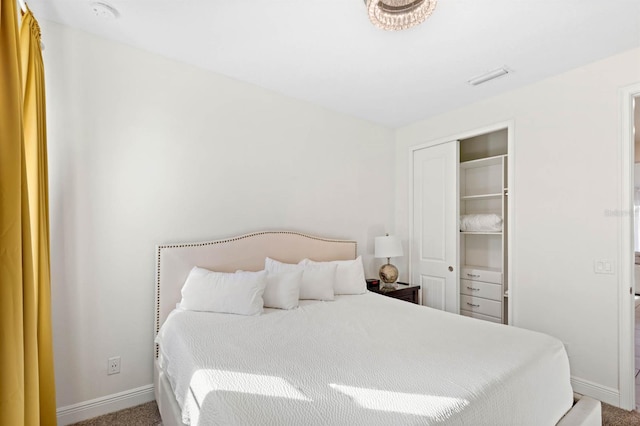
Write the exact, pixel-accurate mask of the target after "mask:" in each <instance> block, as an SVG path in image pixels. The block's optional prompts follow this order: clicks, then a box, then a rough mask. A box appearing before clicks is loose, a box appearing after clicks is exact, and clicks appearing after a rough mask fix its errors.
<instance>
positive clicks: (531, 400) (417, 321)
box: [156, 293, 572, 426]
mask: <svg viewBox="0 0 640 426" xmlns="http://www.w3.org/2000/svg"><path fill="white" fill-rule="evenodd" d="M156 341H157V343H159V345H160V364H161V367H162V368H163V369H164V371H165V373H166V374H167V375H168V377H169V381H170V383H171V385H172V387H173V389H174V391H175V395H176V399H177V401H178V403H179V405H180V407H181V408H182V417H183V422H184V423H186V424H191V425H194V426H195V425H216V424H224V425H232V424H234V425H257V424H273V425H285V424H287V425H312V424H323V425H327V424H336V425H355V424H362V425H373V424H381V425H401V424H426V425H432V424H452V425H453V424H455V425H472V426H478V425H492V426H493V425H510V426H511V425H535V426H543V425H553V424H555V423H556V422H557V421H558V420H559V419H560V417H562V415H563V414H564V413H565V412H566V411H567V410H568V409H569V408H571V404H572V390H571V386H570V384H569V363H568V359H567V355H566V353H565V350H564V348H563V346H562V344H561V343H560V341H558V340H557V339H554V338H552V337H549V336H547V335H543V334H540V333H535V332H531V331H526V330H522V329H517V328H514V327H508V326H503V325H499V324H492V323H488V322H484V321H479V320H474V319H470V318H466V317H463V316H458V315H453V314H449V313H446V312H442V311H438V310H434V309H430V308H426V307H422V306H418V305H413V304H410V303H407V302H403V301H399V300H395V299H391V298H387V297H384V296H381V295H378V294H373V293H368V294H364V295H359V296H338V297H337V300H335V301H333V302H316V301H309V302H305V303H304V304H303V305H302V306H301V307H300V308H298V309H295V310H291V311H280V310H266V311H265V313H264V314H263V315H261V316H255V317H247V316H239V315H230V314H214V313H203V312H188V311H181V310H176V311H174V312H173V313H172V314H171V315H170V317H169V318H168V319H167V321H166V322H165V324H164V325H163V327H162V329H161V330H160V333H159V334H158V337H157V339H156Z"/></svg>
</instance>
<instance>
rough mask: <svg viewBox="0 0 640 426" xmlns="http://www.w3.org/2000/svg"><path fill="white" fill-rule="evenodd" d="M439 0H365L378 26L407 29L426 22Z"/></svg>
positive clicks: (391, 29) (394, 29)
mask: <svg viewBox="0 0 640 426" xmlns="http://www.w3.org/2000/svg"><path fill="white" fill-rule="evenodd" d="M437 2H438V1H437V0H364V3H365V4H366V5H367V11H368V12H369V19H370V20H371V22H372V23H373V25H375V26H376V27H378V28H382V29H383V30H389V31H397V30H406V29H407V28H411V27H413V26H415V25H418V24H420V23H422V22H424V20H425V19H427V18H428V17H429V15H431V12H433V9H435V7H436V3H437Z"/></svg>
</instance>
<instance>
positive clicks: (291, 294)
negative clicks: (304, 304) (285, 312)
mask: <svg viewBox="0 0 640 426" xmlns="http://www.w3.org/2000/svg"><path fill="white" fill-rule="evenodd" d="M301 284H302V270H298V271H289V272H268V273H267V287H266V288H265V290H264V294H263V295H262V298H263V299H264V306H265V308H276V309H293V308H297V307H298V299H299V298H300V286H301Z"/></svg>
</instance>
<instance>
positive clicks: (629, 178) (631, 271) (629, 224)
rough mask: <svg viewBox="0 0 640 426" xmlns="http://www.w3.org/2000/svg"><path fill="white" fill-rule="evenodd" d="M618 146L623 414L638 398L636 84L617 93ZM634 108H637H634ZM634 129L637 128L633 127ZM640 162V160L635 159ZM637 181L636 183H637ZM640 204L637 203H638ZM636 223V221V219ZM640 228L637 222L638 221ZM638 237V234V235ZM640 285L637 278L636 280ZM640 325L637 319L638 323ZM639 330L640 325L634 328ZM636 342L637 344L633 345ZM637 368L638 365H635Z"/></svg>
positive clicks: (638, 90) (639, 90)
mask: <svg viewBox="0 0 640 426" xmlns="http://www.w3.org/2000/svg"><path fill="white" fill-rule="evenodd" d="M619 93H620V98H619V99H620V110H619V111H620V114H621V115H620V117H621V125H622V128H621V129H620V134H621V145H620V157H619V158H620V161H621V164H620V172H621V173H620V175H619V176H620V188H621V192H620V198H619V199H620V204H619V209H620V210H619V211H620V212H621V213H625V214H621V215H620V218H621V220H620V222H619V225H620V226H619V230H620V231H619V234H618V237H619V238H618V240H619V242H620V246H619V253H620V258H619V261H620V268H619V269H618V270H619V273H620V276H619V282H618V286H619V291H618V330H619V334H618V336H619V339H618V342H619V351H618V354H619V358H618V365H619V370H618V382H619V392H620V394H619V395H620V399H619V406H620V408H623V409H626V410H633V409H637V404H638V402H640V398H637V395H638V394H640V386H638V385H637V383H639V384H640V379H639V378H638V377H636V372H637V370H636V352H638V354H640V345H639V346H638V350H637V351H636V344H637V343H640V336H638V337H636V335H637V334H640V329H639V332H636V316H637V315H636V314H637V311H636V305H635V298H634V297H629V295H633V294H634V293H635V290H636V287H638V286H636V285H635V276H636V274H635V267H636V265H635V259H636V256H635V251H636V250H635V234H636V232H635V222H636V220H635V213H634V212H635V204H636V202H635V187H636V184H635V178H636V176H635V173H634V169H635V164H636V160H635V156H636V152H637V151H640V145H639V149H638V150H636V149H635V133H636V132H634V124H635V121H636V120H635V116H636V110H637V109H639V108H640V83H636V84H633V85H630V86H627V87H624V88H622V89H621V90H620V92H619ZM636 104H637V106H636ZM635 128H638V125H636V126H635ZM639 160H640V157H639ZM639 181H640V179H639ZM639 195H640V194H639ZM639 201H640V200H639ZM639 219H640V217H639ZM638 222H639V224H640V220H638ZM639 237H640V232H639ZM639 260H640V259H639ZM639 272H640V270H639ZM639 281H640V277H639ZM638 321H640V319H639V320H638ZM638 325H639V326H640V324H638ZM636 340H638V342H637V343H636ZM638 367H639V368H640V362H639V363H638Z"/></svg>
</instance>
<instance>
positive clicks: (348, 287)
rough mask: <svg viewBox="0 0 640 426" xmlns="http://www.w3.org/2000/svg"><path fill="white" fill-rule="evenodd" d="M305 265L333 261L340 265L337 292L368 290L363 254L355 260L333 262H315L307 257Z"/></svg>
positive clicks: (364, 291) (363, 291)
mask: <svg viewBox="0 0 640 426" xmlns="http://www.w3.org/2000/svg"><path fill="white" fill-rule="evenodd" d="M303 262H305V263H303V264H304V265H323V264H327V263H332V264H336V265H338V270H337V271H336V283H335V287H334V288H333V290H334V293H335V294H364V293H366V292H367V281H366V279H365V277H364V268H363V266H362V256H358V257H357V258H356V259H354V260H334V261H331V262H315V261H313V260H310V259H305V260H304V261H303Z"/></svg>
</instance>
